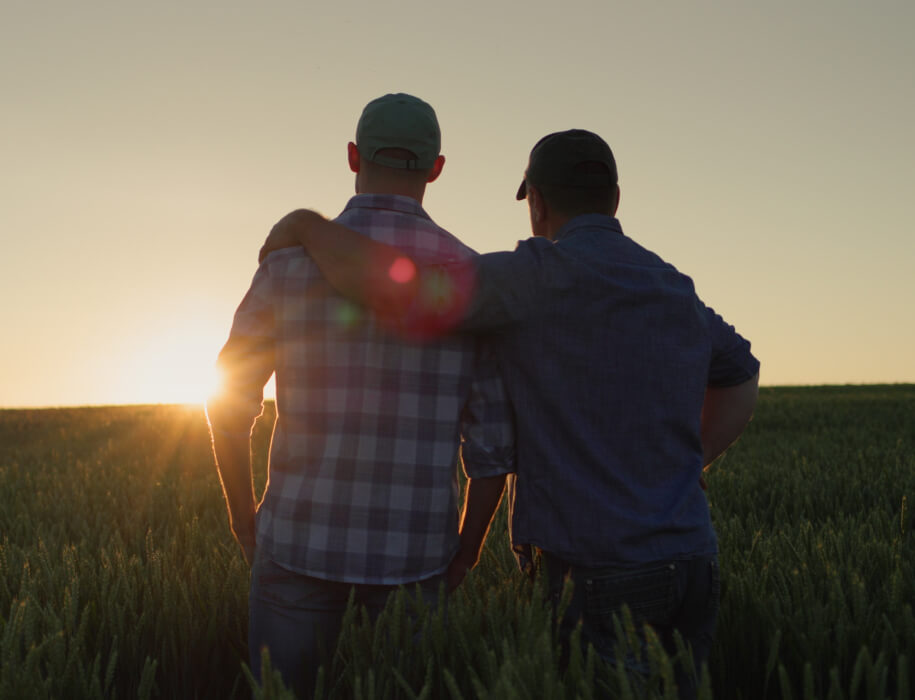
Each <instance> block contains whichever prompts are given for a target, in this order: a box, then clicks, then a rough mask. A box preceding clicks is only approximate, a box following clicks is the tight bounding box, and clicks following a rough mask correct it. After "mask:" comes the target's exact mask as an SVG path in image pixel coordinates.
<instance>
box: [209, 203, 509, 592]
mask: <svg viewBox="0 0 915 700" xmlns="http://www.w3.org/2000/svg"><path fill="white" fill-rule="evenodd" d="M337 221H339V222H340V223H343V224H345V225H347V226H349V227H350V228H353V229H355V230H357V231H360V232H362V233H364V234H365V235H368V236H370V237H372V238H374V239H376V240H379V241H384V242H386V243H390V244H393V245H395V246H398V247H400V248H401V249H403V250H404V251H406V252H408V253H409V254H410V255H411V256H414V257H415V258H416V259H417V260H420V261H427V262H449V261H458V260H466V259H468V258H470V257H471V256H473V255H475V253H474V252H473V251H472V250H471V249H470V248H468V247H466V246H465V245H463V244H462V243H461V242H460V241H458V240H457V239H456V238H454V237H453V236H452V235H451V234H449V233H448V232H446V231H444V230H443V229H441V228H439V227H438V226H436V225H435V223H434V222H433V221H432V220H431V219H430V218H429V216H428V214H426V212H425V211H424V210H423V208H422V206H420V204H419V203H418V202H416V201H415V200H413V199H410V198H407V197H400V196H394V195H357V196H356V197H353V198H352V199H351V200H350V201H349V203H348V204H347V206H346V208H345V209H344V211H343V213H342V214H341V215H340V217H338V219H337ZM219 365H220V368H221V369H222V371H223V375H224V377H225V379H226V382H227V385H228V386H227V389H226V391H225V394H224V395H225V396H226V399H224V400H223V404H224V408H223V415H224V417H223V419H222V423H223V426H224V428H228V429H230V430H236V431H241V432H244V431H247V430H250V427H251V425H252V424H253V421H254V419H255V418H256V416H257V415H258V414H259V413H260V411H261V407H262V401H263V386H264V384H265V383H266V381H267V380H268V379H269V377H270V375H271V374H272V373H273V372H276V403H277V421H276V425H275V428H274V433H273V440H272V443H271V447H270V466H269V480H268V484H267V488H266V491H265V493H264V498H263V500H262V502H261V504H260V505H259V507H258V511H257V546H258V548H259V549H261V550H263V551H264V552H265V553H267V554H268V555H269V556H270V557H271V558H272V559H273V560H274V561H275V562H276V563H278V564H280V565H281V566H283V567H285V568H287V569H290V570H292V571H296V572H299V573H303V574H307V575H310V576H315V577H318V578H323V579H329V580H334V581H345V582H349V583H369V584H398V583H406V582H412V581H417V580H422V579H424V578H428V577H430V576H433V575H436V574H438V573H441V572H443V571H444V570H445V569H446V568H447V566H448V564H449V562H450V561H451V559H452V558H453V556H454V554H455V552H456V551H457V543H458V537H457V535H458V533H457V524H458V523H457V521H458V504H457V479H456V477H457V471H456V465H457V459H458V450H459V448H460V456H461V458H462V461H463V465H464V470H465V473H466V474H467V476H468V477H469V478H478V477H487V476H496V475H500V474H505V473H508V472H510V471H513V465H514V430H513V424H512V418H511V409H510V406H509V405H508V402H507V399H506V396H505V393H504V388H503V385H502V381H501V378H500V376H499V374H498V372H497V368H496V364H495V360H494V355H493V354H492V353H491V352H490V351H489V348H488V347H486V346H485V345H483V344H482V343H480V341H478V340H476V339H474V338H473V337H472V336H457V335H452V336H448V337H439V338H436V339H433V340H431V341H428V339H427V342H420V341H419V340H417V339H411V338H407V337H405V336H404V335H402V334H398V333H397V332H396V331H395V329H394V328H393V326H390V325H386V324H385V323H384V322H383V321H381V320H379V319H378V318H376V317H375V316H374V315H372V314H370V313H368V312H366V311H364V310H363V309H361V308H359V307H356V306H354V305H353V304H351V303H350V302H348V301H346V300H344V299H343V298H342V297H340V296H338V295H337V294H336V293H335V292H333V291H332V289H331V288H330V286H329V285H328V284H327V282H326V281H325V280H324V278H323V277H322V276H321V274H320V272H319V271H318V269H317V267H316V266H315V264H314V263H313V262H312V260H311V259H310V258H309V257H307V255H306V254H305V252H304V250H303V249H301V248H287V249H283V250H279V251H276V252H274V253H271V254H270V255H268V256H267V258H266V259H265V260H264V262H263V263H262V264H261V266H260V267H259V268H258V270H257V273H256V274H255V276H254V280H253V281H252V283H251V287H250V289H249V290H248V293H247V295H246V296H245V298H244V299H243V300H242V302H241V305H240V306H239V308H238V311H237V312H236V314H235V320H234V323H233V325H232V331H231V334H230V337H229V340H228V342H227V343H226V345H225V347H224V348H223V350H222V352H221V353H220V356H219Z"/></svg>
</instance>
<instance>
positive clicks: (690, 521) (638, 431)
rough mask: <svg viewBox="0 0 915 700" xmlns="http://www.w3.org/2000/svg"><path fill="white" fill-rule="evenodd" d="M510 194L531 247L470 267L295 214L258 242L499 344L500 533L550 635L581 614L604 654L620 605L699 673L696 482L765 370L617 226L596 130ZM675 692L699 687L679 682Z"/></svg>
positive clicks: (688, 289)
mask: <svg viewBox="0 0 915 700" xmlns="http://www.w3.org/2000/svg"><path fill="white" fill-rule="evenodd" d="M517 198H518V199H526V200H527V202H528V206H529V210H530V217H531V227H532V230H533V233H534V238H531V239H528V240H525V241H521V242H520V243H519V244H518V247H517V248H516V250H514V251H512V252H504V253H491V254H487V255H482V256H480V257H478V258H476V259H474V260H473V261H472V263H470V264H468V265H450V266H439V267H434V266H428V265H423V264H422V263H414V261H412V260H411V259H409V258H406V256H404V255H403V253H401V252H399V251H396V250H393V249H390V248H383V247H380V246H371V245H363V241H361V240H358V239H356V238H354V237H353V236H351V235H347V233H346V232H344V230H342V229H341V228H340V227H338V226H334V225H332V224H328V223H326V222H324V221H323V220H322V219H321V218H320V217H318V216H317V215H315V214H313V213H312V212H304V211H300V212H293V214H290V215H289V216H287V217H286V218H285V219H284V220H282V221H281V222H280V223H279V224H278V225H277V227H275V233H273V234H271V235H272V240H268V243H267V246H266V247H267V248H268V249H269V248H271V247H273V246H279V245H289V244H291V243H292V242H294V241H295V242H300V243H302V244H303V245H305V247H306V248H307V249H308V251H309V253H310V254H311V255H312V257H313V258H314V259H315V261H316V262H317V264H318V265H319V266H320V267H321V269H322V271H323V272H324V274H325V275H326V277H327V279H328V281H329V282H330V283H331V284H333V285H334V286H335V287H337V288H338V289H339V290H340V291H342V292H343V293H344V294H345V295H348V296H351V297H353V298H356V299H357V300H359V301H362V302H363V303H367V304H370V305H371V306H373V307H375V308H376V309H381V310H384V311H385V312H386V313H394V314H398V315H400V316H402V317H403V318H404V319H406V321H405V322H407V323H428V321H429V317H430V316H431V317H438V318H453V317H455V316H457V317H460V319H461V320H460V321H459V323H458V327H459V329H460V330H462V331H472V332H475V333H486V334H487V335H488V336H489V337H491V338H493V339H494V341H495V343H496V344H497V347H498V352H499V355H500V359H501V366H502V370H503V376H504V379H505V382H506V386H507V388H508V393H509V396H510V398H511V400H512V403H513V405H514V406H515V411H516V421H517V436H518V443H517V455H518V462H517V475H516V477H515V478H514V479H513V482H514V483H513V484H512V488H511V491H510V496H511V500H510V505H511V511H512V512H511V518H510V525H511V529H512V533H511V535H512V544H513V547H514V549H515V551H516V553H517V554H518V556H519V561H520V563H521V564H522V567H529V566H530V565H531V564H532V561H533V556H532V555H533V554H534V553H535V552H537V551H539V552H540V553H541V555H542V557H541V562H542V564H543V567H544V569H545V571H546V574H547V576H548V577H549V581H550V589H551V592H552V594H553V596H554V600H558V596H559V593H560V590H561V587H562V583H563V581H564V580H565V579H567V578H571V580H573V581H574V583H575V584H576V585H575V587H574V595H573V599H572V602H571V604H570V606H569V609H568V611H567V614H566V618H565V620H564V621H563V628H562V629H563V631H564V632H565V633H566V634H567V633H568V632H569V630H570V628H571V627H572V626H573V625H575V624H577V623H578V621H579V620H581V621H582V622H583V630H582V632H583V638H584V639H585V640H586V641H588V642H591V643H593V644H594V646H595V647H596V649H597V650H598V652H599V653H600V654H601V655H602V656H603V657H605V658H607V659H611V658H612V656H613V646H614V631H613V621H612V616H613V614H614V613H618V612H619V611H620V609H621V607H622V605H623V604H625V605H627V606H628V608H629V609H630V611H631V612H632V615H633V618H634V621H635V622H636V624H637V625H641V624H642V623H647V624H650V625H652V626H653V627H654V629H655V631H656V632H657V633H658V635H659V637H660V638H661V640H662V641H663V643H664V645H665V647H666V648H667V649H668V650H669V651H674V648H675V646H674V633H675V632H679V633H680V634H681V635H682V636H683V638H684V640H685V641H686V642H687V643H689V644H690V645H691V646H692V651H693V657H694V661H695V669H696V670H697V671H698V670H699V669H700V668H701V665H702V663H703V662H705V661H706V660H707V658H708V653H709V650H710V647H711V642H712V639H713V635H714V627H715V621H716V617H717V610H718V596H719V578H718V564H717V538H716V535H715V531H714V528H713V527H712V522H711V517H710V513H709V507H708V502H707V500H706V497H705V494H704V493H703V485H704V482H703V481H702V473H703V469H704V468H705V467H707V466H708V465H709V464H711V462H712V461H713V460H714V459H715V458H716V457H718V456H719V455H720V454H721V453H722V452H723V451H724V450H725V449H726V448H727V447H728V445H730V444H731V443H732V442H733V441H734V440H736V439H737V437H738V436H739V435H740V433H741V432H742V431H743V429H744V427H745V426H746V424H747V422H748V421H749V419H750V416H751V415H752V411H753V408H754V406H755V402H756V395H757V386H758V372H759V362H758V361H757V360H756V358H754V357H753V355H752V354H751V353H750V344H749V343H748V342H747V341H746V340H744V339H743V338H742V337H741V336H740V335H738V334H737V333H736V332H735V330H734V328H733V327H732V326H730V325H728V324H726V323H725V322H724V320H723V319H722V318H721V317H720V316H719V315H717V314H716V313H715V312H714V311H713V310H712V309H710V308H709V307H707V306H706V305H705V304H703V302H702V301H701V300H700V299H699V298H698V297H697V295H696V293H695V289H694V287H693V283H692V280H690V278H689V277H687V276H685V275H683V274H681V273H680V272H678V271H677V270H676V269H675V268H674V267H673V266H671V265H669V264H668V263H665V262H664V261H663V260H662V259H661V258H659V257H658V256H657V255H655V254H654V253H652V252H651V251H648V250H646V249H645V248H643V247H641V246H639V245H638V244H637V243H635V242H634V241H633V240H632V239H630V238H628V237H627V236H625V235H624V234H623V231H622V228H621V226H620V223H619V221H618V220H617V219H616V218H615V214H616V210H617V206H618V204H619V187H618V183H617V169H616V163H615V160H614V157H613V154H612V152H611V150H610V148H609V146H608V145H607V144H606V143H605V142H604V141H603V140H602V139H601V138H600V137H599V136H597V135H596V134H593V133H591V132H587V131H583V130H577V129H576V130H570V131H566V132H560V133H556V134H550V135H548V136H546V137H544V138H543V139H541V140H540V141H539V142H538V143H537V144H536V145H535V147H534V149H533V150H532V152H531V155H530V161H529V165H528V168H527V171H526V172H525V177H524V180H523V182H522V183H521V186H520V188H519V190H518V193H517ZM369 261H371V262H369ZM414 264H416V265H417V266H416V267H415V268H412V267H411V266H412V265H414ZM405 265H406V266H407V267H410V269H413V270H414V271H415V273H416V274H413V275H412V276H407V277H408V279H407V282H406V283H400V284H397V283H393V282H391V281H387V282H386V281H385V277H386V273H387V271H388V270H389V269H391V268H392V267H394V266H399V267H401V268H403V267H404V266H405ZM471 278H472V279H473V284H467V280H468V279H471ZM365 289H371V290H372V293H371V294H366V293H365V291H364V290H365ZM430 289H431V290H433V291H435V292H436V293H435V294H430V293H429V290H430ZM430 299H431V300H430ZM678 680H679V682H680V685H681V692H682V693H683V694H684V695H686V696H688V695H691V694H692V693H693V692H694V687H695V686H694V683H695V678H694V677H692V674H688V673H687V674H680V677H679V678H678Z"/></svg>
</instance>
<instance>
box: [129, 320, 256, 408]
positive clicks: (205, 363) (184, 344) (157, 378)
mask: <svg viewBox="0 0 915 700" xmlns="http://www.w3.org/2000/svg"><path fill="white" fill-rule="evenodd" d="M208 325H211V326H212V327H207V326H208ZM226 336H227V328H223V327H221V326H220V325H219V324H218V323H216V322H215V321H210V322H209V324H199V325H196V326H194V325H192V324H188V326H184V327H178V328H172V329H170V330H169V332H167V333H158V334H155V335H153V336H152V337H150V338H147V339H146V342H145V343H144V345H143V347H140V348H136V349H135V350H133V351H132V352H130V353H129V356H128V357H125V358H124V359H125V362H124V364H123V365H122V366H121V367H120V368H119V371H118V372H116V373H115V375H116V378H117V381H118V387H117V394H118V396H119V397H120V400H121V401H123V402H124V403H189V404H203V403H204V402H205V401H206V400H207V398H208V397H209V396H211V395H212V394H214V393H215V392H216V391H217V390H218V389H219V385H220V375H219V372H218V370H217V369H216V356H217V355H218V354H219V350H220V349H221V348H222V345H223V343H224V342H225V340H226ZM272 386H273V383H272V380H271V382H270V383H269V384H268V387H267V389H266V390H265V392H266V393H267V395H268V396H271V395H272Z"/></svg>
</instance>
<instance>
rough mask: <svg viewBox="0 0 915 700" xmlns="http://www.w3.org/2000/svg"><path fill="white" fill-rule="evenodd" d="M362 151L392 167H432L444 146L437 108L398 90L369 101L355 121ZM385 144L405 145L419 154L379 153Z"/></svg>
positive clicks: (357, 139)
mask: <svg viewBox="0 0 915 700" xmlns="http://www.w3.org/2000/svg"><path fill="white" fill-rule="evenodd" d="M356 147H357V148H358V149H359V154H360V155H361V156H362V157H363V158H365V159H367V160H370V161H371V162H373V163H378V164H379V165H385V166H387V167H389V168H403V169H408V170H425V169H427V168H431V167H432V166H433V165H434V164H435V159H436V158H438V155H439V151H441V148H442V132H441V130H440V129H439V126H438V119H436V117H435V110H433V109H432V107H430V106H429V105H428V104H427V103H425V102H423V101H422V100H421V99H419V98H418V97H413V95H407V94H405V93H402V92H399V93H396V94H390V95H384V96H383V97H379V98H377V99H374V100H372V101H371V102H369V103H368V104H367V105H366V106H365V109H363V110H362V116H361V117H359V123H358V124H357V125H356ZM383 148H402V149H405V150H407V151H411V152H412V153H413V154H414V155H415V156H416V157H415V158H414V159H411V160H401V159H399V158H389V157H387V156H384V155H378V151H380V150H381V149H383Z"/></svg>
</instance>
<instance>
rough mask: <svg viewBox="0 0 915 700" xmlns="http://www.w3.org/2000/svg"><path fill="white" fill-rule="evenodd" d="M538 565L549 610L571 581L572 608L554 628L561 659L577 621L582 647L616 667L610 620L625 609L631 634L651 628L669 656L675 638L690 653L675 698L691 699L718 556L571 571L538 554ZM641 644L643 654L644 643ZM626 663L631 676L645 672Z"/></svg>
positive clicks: (710, 617)
mask: <svg viewBox="0 0 915 700" xmlns="http://www.w3.org/2000/svg"><path fill="white" fill-rule="evenodd" d="M542 562H543V565H544V568H545V570H546V575H547V577H548V584H549V591H550V598H551V600H552V602H553V605H554V610H555V606H558V604H559V599H560V596H561V594H562V587H563V583H564V582H565V580H566V579H571V581H572V583H573V584H574V585H573V590H572V599H571V602H570V603H569V606H568V608H566V611H565V615H564V616H563V619H562V620H561V621H560V627H559V631H560V639H561V641H562V644H563V649H564V656H565V654H567V650H568V640H569V636H570V635H571V633H572V630H573V629H574V628H575V627H576V626H577V624H578V623H579V621H580V622H581V624H582V631H581V639H582V643H583V644H585V645H587V644H592V645H593V646H594V649H595V651H596V652H597V653H598V654H599V655H600V657H601V658H603V659H604V660H606V661H608V662H610V663H615V661H616V659H615V649H614V647H615V645H616V641H617V640H616V629H615V626H614V622H613V618H614V615H620V614H621V612H622V607H623V604H625V605H626V606H627V607H628V608H629V611H630V612H631V613H632V621H633V622H634V623H635V626H636V628H637V629H639V630H641V628H642V627H643V626H644V625H646V624H647V625H650V626H651V627H652V628H653V630H654V631H655V633H656V634H657V635H658V638H659V639H660V641H661V643H662V644H663V645H664V649H665V651H667V653H668V654H669V655H673V654H675V653H676V651H677V647H676V643H675V641H674V633H675V632H679V634H680V636H681V637H682V639H683V642H684V643H685V644H686V645H687V646H688V647H689V648H691V649H692V655H693V669H689V668H686V669H684V668H682V666H681V665H679V664H678V667H677V669H676V681H677V685H678V687H679V689H680V697H682V698H691V697H694V696H695V693H696V682H697V679H698V676H699V673H700V672H701V668H702V664H703V663H707V662H708V657H709V652H710V651H711V647H712V641H713V640H714V636H715V623H716V621H717V618H718V604H719V598H720V591H721V583H720V576H719V572H718V557H717V556H715V555H710V556H697V557H692V558H689V559H676V560H672V561H667V562H656V563H653V564H649V565H645V566H641V567H638V568H635V569H621V568H613V567H602V568H595V569H589V568H583V567H573V566H569V565H568V564H567V563H565V562H563V561H562V560H560V559H558V558H556V557H554V556H552V555H550V554H547V553H543V556H542ZM640 637H641V635H640ZM641 644H642V651H643V652H644V649H645V642H644V638H643V637H642V638H641ZM625 663H626V665H627V667H629V668H630V670H632V671H633V672H634V673H636V674H643V675H644V674H646V673H647V671H648V664H647V662H646V660H645V655H644V653H643V654H642V661H641V662H638V663H637V662H636V661H635V659H634V658H628V659H626V660H625Z"/></svg>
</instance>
